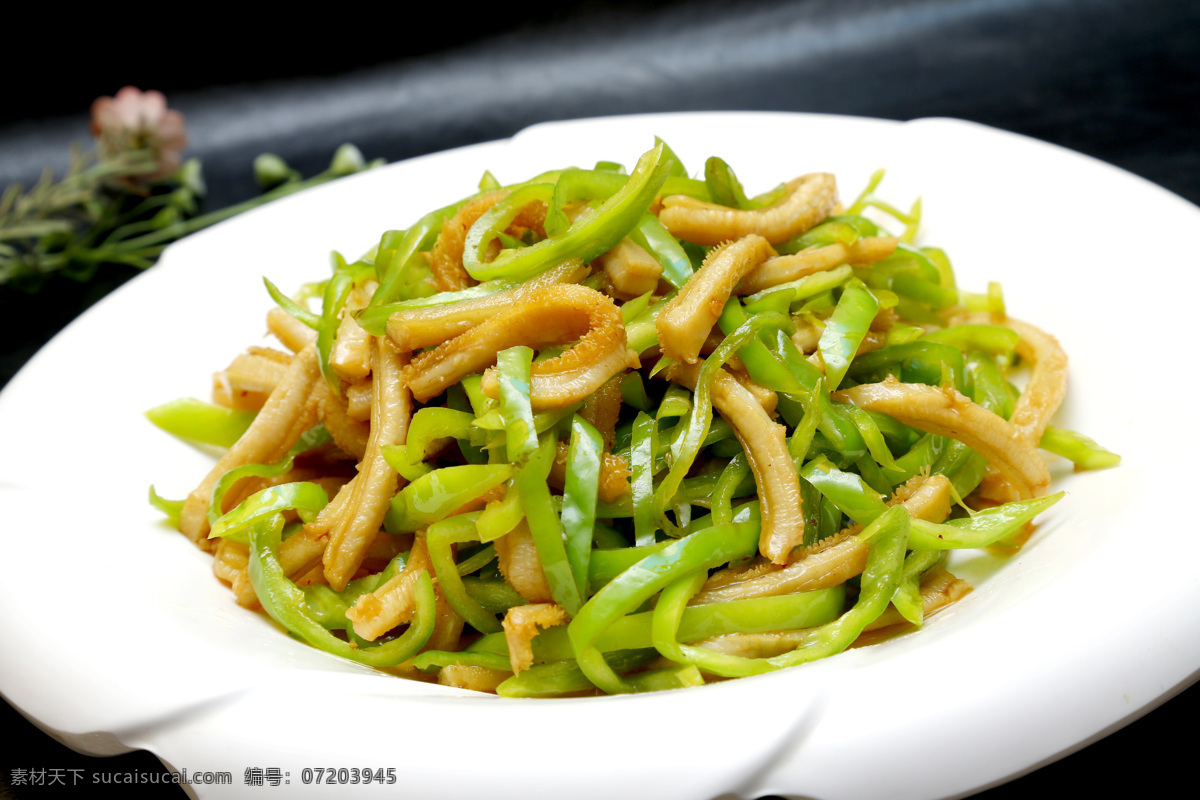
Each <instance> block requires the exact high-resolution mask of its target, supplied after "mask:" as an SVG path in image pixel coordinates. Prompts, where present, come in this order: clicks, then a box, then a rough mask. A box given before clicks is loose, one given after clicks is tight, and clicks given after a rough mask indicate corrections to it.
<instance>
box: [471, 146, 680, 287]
mask: <svg viewBox="0 0 1200 800" xmlns="http://www.w3.org/2000/svg"><path fill="white" fill-rule="evenodd" d="M669 168H670V162H669V160H667V159H666V158H665V157H664V156H663V147H662V145H661V144H659V145H657V146H655V147H654V148H653V149H651V150H649V151H647V152H646V153H644V154H643V155H642V157H641V158H640V159H638V163H637V166H636V167H635V168H634V171H633V174H632V175H630V176H629V178H628V180H626V182H625V185H624V186H622V187H621V189H620V190H619V191H618V192H616V194H614V195H612V196H611V197H610V198H608V199H607V200H606V201H604V203H603V204H602V205H601V206H600V207H599V208H598V209H597V210H596V211H595V212H594V213H592V214H588V215H587V216H584V217H582V218H580V219H578V220H576V221H575V222H574V223H573V224H572V225H571V227H570V228H568V229H567V230H566V231H564V232H562V233H561V234H559V235H558V236H550V237H547V238H545V239H543V240H542V241H540V242H538V243H537V244H533V245H530V246H528V247H521V248H516V249H512V250H503V251H501V253H500V254H499V255H498V256H497V257H496V258H495V259H494V260H493V261H491V262H488V263H483V262H481V261H480V260H479V254H478V252H476V251H475V250H474V249H473V248H472V247H470V246H469V245H470V242H471V236H472V234H473V232H474V231H475V229H476V227H482V226H484V225H486V224H487V223H486V222H485V218H486V217H487V214H484V216H483V217H480V219H479V221H477V222H476V224H475V225H473V226H472V227H471V231H469V232H468V247H467V250H466V252H465V254H464V255H463V266H464V267H465V268H466V270H467V272H468V273H469V274H470V275H471V277H473V278H475V279H476V280H489V279H493V278H509V279H513V280H524V279H526V278H529V277H532V276H533V275H537V274H538V273H540V272H543V271H544V270H546V269H547V268H548V267H550V266H552V265H554V264H561V263H562V262H564V261H567V260H569V259H572V258H578V259H580V260H582V261H583V262H584V263H587V262H589V261H591V260H592V259H594V258H595V257H596V256H598V255H600V254H601V253H604V252H606V251H608V250H610V249H612V247H613V246H615V245H616V244H617V242H619V241H621V239H623V238H624V237H625V236H626V235H627V234H628V233H629V231H630V229H632V228H633V227H634V226H635V225H637V224H638V222H639V221H640V220H641V218H642V215H643V214H645V213H646V211H647V210H648V209H649V208H650V204H651V203H652V202H653V201H654V198H655V197H656V196H657V194H658V191H659V189H660V188H661V187H662V185H663V181H664V180H666V177H667V172H668V170H669Z"/></svg>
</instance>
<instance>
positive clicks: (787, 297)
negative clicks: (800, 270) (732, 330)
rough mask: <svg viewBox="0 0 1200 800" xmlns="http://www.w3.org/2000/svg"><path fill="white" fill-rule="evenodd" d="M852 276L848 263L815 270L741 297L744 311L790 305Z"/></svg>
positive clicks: (842, 282)
mask: <svg viewBox="0 0 1200 800" xmlns="http://www.w3.org/2000/svg"><path fill="white" fill-rule="evenodd" d="M853 277H854V268H853V267H851V266H850V265H849V264H843V265H842V266H840V267H835V268H833V269H830V270H825V271H824V272H815V273H813V274H812V275H805V276H804V277H803V278H797V279H796V280H794V281H788V282H787V283H781V284H779V285H778V286H772V287H770V288H769V289H763V290H762V291H761V292H755V293H754V294H751V295H747V296H746V297H744V298H742V301H743V302H744V303H745V307H746V311H748V312H750V313H751V314H755V313H758V312H759V311H763V310H774V309H775V305H776V304H786V305H787V306H789V307H790V306H792V305H793V304H795V303H798V302H800V301H801V300H806V299H808V298H810V297H813V296H815V295H819V294H821V293H822V292H827V291H830V290H832V289H836V288H837V287H839V286H841V285H842V284H844V283H845V282H846V281H848V280H850V279H851V278H853Z"/></svg>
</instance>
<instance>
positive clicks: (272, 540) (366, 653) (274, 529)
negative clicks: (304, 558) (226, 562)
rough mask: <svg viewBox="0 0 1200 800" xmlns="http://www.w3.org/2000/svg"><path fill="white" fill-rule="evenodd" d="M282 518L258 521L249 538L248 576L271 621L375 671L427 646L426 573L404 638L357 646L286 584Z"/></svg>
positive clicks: (429, 593) (430, 598)
mask: <svg viewBox="0 0 1200 800" xmlns="http://www.w3.org/2000/svg"><path fill="white" fill-rule="evenodd" d="M282 531H283V516H282V515H281V514H280V515H276V516H275V517H274V518H270V519H263V520H259V521H258V522H256V523H255V524H254V525H253V526H252V529H251V533H250V562H249V565H248V568H247V572H248V574H249V576H250V583H251V585H252V586H253V587H254V592H255V594H256V595H258V600H259V602H260V603H262V606H263V608H264V609H265V610H266V612H267V613H268V614H270V615H271V617H272V619H274V620H275V621H276V622H278V623H279V624H280V625H282V626H283V627H285V628H287V629H288V630H289V631H291V632H292V633H294V634H295V635H296V636H299V637H300V638H301V639H303V640H304V641H306V642H308V643H309V644H311V645H313V646H314V647H317V648H319V649H321V650H324V651H325V652H327V653H331V654H333V655H336V656H341V657H342V658H348V659H350V660H351V661H357V662H359V663H360V664H368V665H370V666H374V667H393V666H396V665H397V664H401V663H403V662H405V661H407V660H408V659H410V658H412V657H413V656H414V655H416V654H417V652H418V651H419V650H420V649H421V648H422V647H424V646H425V643H426V642H428V641H429V637H430V635H431V634H432V633H433V626H434V622H435V617H436V609H435V605H436V599H435V596H434V591H433V580H432V579H431V578H430V577H429V573H427V572H425V573H422V574H421V575H420V577H418V578H417V582H416V586H415V601H416V610H415V611H414V612H413V619H412V622H411V623H410V624H409V626H408V630H406V631H405V632H404V633H403V634H402V635H400V636H398V637H396V638H395V639H391V640H389V641H386V642H383V643H382V644H376V645H371V646H369V647H362V646H355V645H352V644H351V643H350V642H346V641H343V640H342V639H339V638H338V637H336V636H334V635H333V634H332V633H330V632H329V631H328V630H327V629H326V628H325V627H324V626H323V625H321V623H320V622H318V621H317V620H316V619H315V618H314V617H313V615H312V614H311V612H310V611H309V610H308V608H307V605H306V603H305V598H304V592H303V591H301V590H300V588H299V587H298V586H296V584H294V583H292V581H291V580H289V579H288V577H287V574H286V573H285V572H284V571H283V567H281V566H280V564H279V541H280V535H281V533H282Z"/></svg>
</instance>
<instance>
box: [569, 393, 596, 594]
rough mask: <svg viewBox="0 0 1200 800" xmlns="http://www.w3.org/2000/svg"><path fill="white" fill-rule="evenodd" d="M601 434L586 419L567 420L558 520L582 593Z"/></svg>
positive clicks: (589, 549)
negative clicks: (568, 440)
mask: <svg viewBox="0 0 1200 800" xmlns="http://www.w3.org/2000/svg"><path fill="white" fill-rule="evenodd" d="M603 452H604V437H603V436H602V435H601V434H600V432H599V431H598V430H596V429H595V428H594V427H593V426H592V425H591V424H589V423H588V422H587V420H585V419H583V417H580V416H578V415H576V416H575V417H574V418H572V420H571V444H570V446H569V447H568V448H567V464H569V465H570V469H568V470H567V477H566V481H565V484H564V486H563V501H562V514H561V516H560V519H561V520H562V527H563V534H564V535H565V536H566V548H567V561H568V562H570V564H571V571H572V572H573V573H574V574H575V582H576V583H577V584H578V585H579V591H580V594H581V595H582V596H586V594H587V586H588V561H589V559H590V556H591V552H592V536H593V532H594V530H595V527H596V499H597V495H598V492H599V489H600V457H601V455H602V453H603Z"/></svg>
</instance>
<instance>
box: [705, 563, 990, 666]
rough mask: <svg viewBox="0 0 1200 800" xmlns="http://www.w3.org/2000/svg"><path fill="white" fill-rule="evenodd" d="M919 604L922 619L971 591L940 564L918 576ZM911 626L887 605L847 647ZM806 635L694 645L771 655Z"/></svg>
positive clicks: (746, 636) (728, 638)
mask: <svg viewBox="0 0 1200 800" xmlns="http://www.w3.org/2000/svg"><path fill="white" fill-rule="evenodd" d="M920 591H921V607H922V609H923V615H924V617H925V618H926V619H928V618H929V617H931V616H933V615H934V614H936V613H937V612H939V611H941V610H942V609H944V608H946V607H947V606H950V605H952V604H954V603H956V602H958V601H959V600H960V599H962V598H963V597H965V596H966V595H968V594H969V593H970V592H971V584H969V583H967V582H966V581H964V580H962V579H960V578H957V577H955V576H954V575H952V574H950V573H949V572H947V571H946V570H944V569H943V568H942V567H940V566H938V567H932V568H931V569H929V570H928V571H927V572H926V573H925V574H924V575H922V576H921V589H920ZM908 627H911V625H910V623H908V622H906V621H905V620H904V618H903V617H901V616H900V614H899V612H897V611H896V610H895V609H894V608H893V607H891V606H889V607H888V608H887V610H886V611H884V612H883V613H882V614H881V615H880V616H879V617H878V618H877V619H876V620H875V621H874V622H871V623H868V625H867V627H866V629H865V630H864V632H863V633H862V634H861V635H860V636H859V637H858V638H857V639H855V641H854V644H852V645H851V647H862V646H863V645H867V644H874V643H875V642H878V641H880V640H882V639H885V638H887V637H888V636H891V635H893V634H896V633H899V632H901V631H903V630H905V629H906V628H908ZM808 636H809V632H808V630H805V629H800V630H790V631H768V632H766V633H730V634H726V635H724V636H714V637H712V638H711V639H702V640H700V641H698V642H695V644H696V645H698V646H700V647H703V648H705V649H708V650H715V651H716V652H718V653H725V654H727V655H735V656H742V657H743V658H771V657H773V656H778V655H783V654H784V653H788V652H791V651H792V650H795V649H796V648H797V647H798V646H800V645H801V644H803V643H804V641H805V639H806V638H807V637H808Z"/></svg>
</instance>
